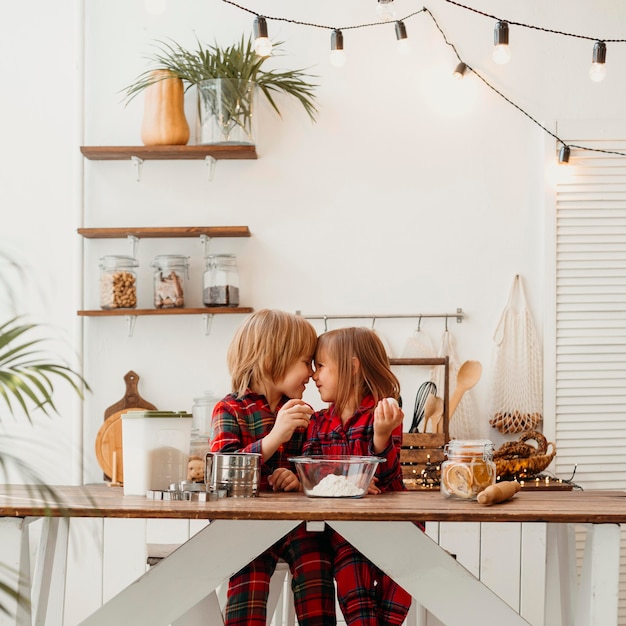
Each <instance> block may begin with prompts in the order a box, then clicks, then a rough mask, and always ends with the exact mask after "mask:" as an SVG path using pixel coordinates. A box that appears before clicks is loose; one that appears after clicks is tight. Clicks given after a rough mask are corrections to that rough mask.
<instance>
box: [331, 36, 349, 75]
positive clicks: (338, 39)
mask: <svg viewBox="0 0 626 626" xmlns="http://www.w3.org/2000/svg"><path fill="white" fill-rule="evenodd" d="M347 60H348V57H346V53H345V52H344V49H343V33H342V32H341V31H340V30H339V29H335V30H334V31H333V32H332V33H331V34H330V64H331V65H332V66H333V67H343V66H344V65H345V64H346V62H347Z"/></svg>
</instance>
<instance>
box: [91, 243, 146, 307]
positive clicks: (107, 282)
mask: <svg viewBox="0 0 626 626" xmlns="http://www.w3.org/2000/svg"><path fill="white" fill-rule="evenodd" d="M137 267H139V262H138V261H137V259H135V258H134V257H132V256H124V255H120V254H117V255H116V254H113V255H109V256H103V257H102V258H101V259H100V308H101V309H134V308H135V307H136V306H137V274H136V272H135V268H137Z"/></svg>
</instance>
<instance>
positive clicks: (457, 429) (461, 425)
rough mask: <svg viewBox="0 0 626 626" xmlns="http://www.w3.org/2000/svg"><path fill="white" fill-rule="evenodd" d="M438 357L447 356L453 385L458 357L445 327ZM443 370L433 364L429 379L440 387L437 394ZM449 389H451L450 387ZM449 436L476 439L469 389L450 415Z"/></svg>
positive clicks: (441, 384) (472, 404) (442, 386)
mask: <svg viewBox="0 0 626 626" xmlns="http://www.w3.org/2000/svg"><path fill="white" fill-rule="evenodd" d="M437 356H439V357H446V356H447V357H448V367H449V376H450V383H451V385H454V381H456V377H457V374H458V373H459V367H460V363H459V359H458V357H457V355H456V351H455V349H454V346H453V341H452V335H451V333H450V331H449V330H448V329H447V328H446V330H445V331H444V333H443V335H442V337H441V345H440V347H439V354H438V355H437ZM444 377H445V371H444V369H443V367H438V366H434V367H433V369H432V373H431V377H430V379H431V381H432V382H434V383H435V384H436V385H437V389H440V390H441V391H440V393H439V395H441V396H443V390H444ZM450 391H453V389H451V390H450ZM449 428H450V437H451V438H452V439H478V438H479V435H480V433H479V429H478V423H477V421H476V417H475V408H474V398H473V396H472V394H471V392H470V391H466V392H465V393H464V394H463V397H462V398H461V401H460V402H459V404H458V406H457V408H456V410H455V411H454V414H453V415H450V423H449Z"/></svg>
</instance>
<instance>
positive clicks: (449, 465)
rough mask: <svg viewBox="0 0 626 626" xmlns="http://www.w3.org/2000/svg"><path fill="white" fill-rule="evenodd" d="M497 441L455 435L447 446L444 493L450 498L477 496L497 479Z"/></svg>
mask: <svg viewBox="0 0 626 626" xmlns="http://www.w3.org/2000/svg"><path fill="white" fill-rule="evenodd" d="M493 450H494V445H493V443H492V442H491V441H489V440H488V439H453V440H452V441H450V442H448V443H447V444H446V446H445V448H444V452H445V454H446V457H447V460H445V461H444V462H443V463H442V464H441V493H442V494H443V495H444V496H445V497H447V498H461V499H464V500H475V499H476V496H478V494H479V493H480V492H481V491H483V489H486V488H487V487H489V485H493V484H494V483H495V482H496V464H495V463H494V462H493Z"/></svg>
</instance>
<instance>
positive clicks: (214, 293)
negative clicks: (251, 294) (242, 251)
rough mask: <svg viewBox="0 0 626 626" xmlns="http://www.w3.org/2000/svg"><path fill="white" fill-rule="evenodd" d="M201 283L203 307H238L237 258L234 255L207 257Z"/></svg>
mask: <svg viewBox="0 0 626 626" xmlns="http://www.w3.org/2000/svg"><path fill="white" fill-rule="evenodd" d="M202 283H203V285H202V287H203V288H202V301H203V303H204V306H209V307H214V306H224V307H230V306H232V307H235V306H239V273H238V271H237V257H236V256H235V255H234V254H212V255H210V256H208V257H207V258H206V271H205V272H204V276H203V281H202Z"/></svg>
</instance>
